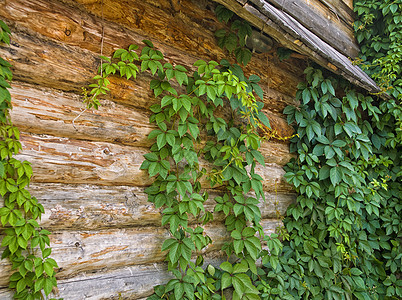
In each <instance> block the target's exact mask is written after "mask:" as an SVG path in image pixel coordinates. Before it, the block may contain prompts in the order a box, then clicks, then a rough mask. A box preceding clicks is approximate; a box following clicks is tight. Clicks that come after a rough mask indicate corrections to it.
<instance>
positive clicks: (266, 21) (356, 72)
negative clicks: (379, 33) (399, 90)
mask: <svg viewBox="0 0 402 300" xmlns="http://www.w3.org/2000/svg"><path fill="white" fill-rule="evenodd" d="M214 1H215V2H218V3H220V4H222V5H225V6H226V7H227V8H229V9H231V10H232V11H234V12H235V13H236V14H237V15H238V16H240V17H241V18H243V19H245V20H247V21H249V22H250V23H251V24H252V25H253V26H255V27H257V28H260V29H261V30H262V31H263V32H265V33H267V34H268V35H270V36H271V37H273V38H274V39H275V40H277V41H278V42H279V43H280V44H282V45H283V46H285V47H288V48H289V49H292V50H294V51H296V52H299V53H302V54H305V55H307V56H308V57H310V58H311V59H312V60H313V61H315V62H316V63H318V64H319V65H321V66H323V67H324V68H326V69H328V70H331V71H332V72H334V73H336V74H339V75H341V76H343V77H344V78H345V79H347V80H348V81H350V82H351V83H353V84H355V85H357V86H359V87H362V88H364V89H365V90H367V91H369V92H372V93H376V92H379V91H380V89H379V88H378V86H377V85H376V83H375V82H374V81H373V80H372V79H371V78H370V77H369V76H368V75H367V74H366V73H364V72H363V71H362V70H361V69H360V68H359V67H358V66H355V65H353V64H352V62H351V61H350V60H349V59H348V58H347V57H346V56H345V55H343V54H341V53H340V52H339V51H337V50H336V49H334V48H333V47H331V46H330V45H329V44H327V43H326V42H324V41H323V40H321V39H320V38H319V37H317V36H316V35H315V34H314V33H312V32H311V31H309V30H308V29H306V28H305V27H304V26H303V25H302V24H300V22H298V21H297V20H296V19H295V18H293V17H292V16H290V15H289V14H287V13H286V12H283V11H281V10H279V9H277V8H276V7H274V6H273V5H272V4H270V3H268V2H267V1H264V0H249V1H247V2H246V3H245V4H243V3H244V1H242V0H237V1H236V0H214Z"/></svg>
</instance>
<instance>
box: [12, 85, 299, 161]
mask: <svg viewBox="0 0 402 300" xmlns="http://www.w3.org/2000/svg"><path fill="white" fill-rule="evenodd" d="M12 87H13V88H12V90H11V97H12V103H13V110H12V111H11V118H12V120H13V123H14V125H16V126H17V127H18V128H19V129H20V130H21V131H24V132H28V133H37V134H42V133H46V134H49V135H56V136H61V137H68V138H74V139H85V140H91V141H106V142H111V143H117V144H123V145H130V146H137V147H149V146H150V145H151V141H150V140H149V139H148V138H147V135H148V134H149V133H150V132H151V131H152V130H154V129H155V128H156V127H155V126H154V125H153V124H150V123H149V116H150V115H151V111H150V110H149V109H148V108H147V107H138V106H139V105H138V102H136V103H137V105H136V107H133V106H126V105H121V104H118V103H116V102H113V101H110V100H102V105H101V106H100V108H99V109H98V110H85V111H84V105H83V103H82V99H81V97H79V96H78V95H76V94H74V93H66V92H60V91H58V90H54V89H45V88H41V89H39V88H38V87H36V86H33V85H29V84H22V83H20V82H14V83H13V85H12ZM138 98H140V97H138ZM157 101H159V99H154V98H152V101H148V103H144V106H145V105H147V106H148V105H149V102H151V103H156V102H157ZM144 102H145V101H144ZM264 112H265V113H266V114H267V116H268V117H269V119H270V121H271V127H272V129H273V130H275V131H277V132H278V134H279V135H280V136H284V137H286V136H290V135H292V133H293V129H292V127H290V126H289V125H288V124H287V122H286V121H285V120H284V119H283V118H282V116H281V115H278V114H277V113H272V112H270V111H268V110H265V109H264ZM220 113H221V114H223V115H225V114H226V115H227V114H228V109H223V110H222V112H220ZM73 121H74V124H73ZM263 149H264V150H263V151H264V152H266V157H267V162H270V163H278V164H283V163H281V161H282V162H285V163H286V162H287V161H288V160H289V159H290V155H289V153H288V152H289V151H288V146H287V145H286V144H284V143H276V142H274V141H267V142H266V143H265V146H264V148H263ZM264 154H265V153H264Z"/></svg>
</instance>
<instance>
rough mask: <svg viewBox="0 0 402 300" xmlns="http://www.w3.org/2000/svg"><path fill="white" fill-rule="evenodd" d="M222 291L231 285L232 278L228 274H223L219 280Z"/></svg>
mask: <svg viewBox="0 0 402 300" xmlns="http://www.w3.org/2000/svg"><path fill="white" fill-rule="evenodd" d="M221 285H222V290H224V289H226V288H228V287H229V286H231V285H232V277H231V276H230V274H228V273H223V275H222V279H221Z"/></svg>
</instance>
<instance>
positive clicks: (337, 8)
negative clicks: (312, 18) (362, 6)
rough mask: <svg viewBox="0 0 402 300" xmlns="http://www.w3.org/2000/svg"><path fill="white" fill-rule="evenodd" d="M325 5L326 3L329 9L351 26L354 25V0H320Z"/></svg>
mask: <svg viewBox="0 0 402 300" xmlns="http://www.w3.org/2000/svg"><path fill="white" fill-rule="evenodd" d="M319 1H320V2H321V3H322V4H323V5H325V6H326V7H327V8H328V10H330V11H331V12H332V13H334V14H335V15H336V17H337V18H339V19H341V20H342V21H343V22H345V23H346V24H347V25H349V26H350V27H353V22H354V21H355V20H354V11H353V0H347V1H343V0H319Z"/></svg>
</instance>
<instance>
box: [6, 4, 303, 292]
mask: <svg viewBox="0 0 402 300" xmlns="http://www.w3.org/2000/svg"><path fill="white" fill-rule="evenodd" d="M102 3H103V13H102V7H101V6H102ZM215 5H216V4H215V3H213V2H209V1H195V0H194V1H189V0H187V1H169V0H161V1H154V0H141V1H140V0H121V1H117V0H103V1H97V0H31V1H26V0H0V18H1V19H2V20H4V21H6V22H7V23H8V24H9V25H10V27H11V30H12V32H13V35H12V43H11V46H10V47H3V46H1V47H0V56H1V57H4V58H6V59H7V60H8V61H10V62H11V63H12V65H13V73H14V81H13V89H12V90H11V93H12V98H13V105H14V110H13V112H12V119H13V123H14V124H15V125H17V126H18V127H19V128H20V129H21V131H22V135H21V142H22V144H23V151H22V152H21V154H20V155H19V156H18V158H19V159H21V160H28V161H30V162H32V167H33V170H34V178H33V183H32V184H31V186H30V190H31V192H32V195H34V196H35V197H37V198H38V199H39V201H40V202H41V203H42V204H43V205H44V207H45V210H46V213H45V214H44V215H43V219H42V221H41V226H44V227H46V228H48V229H50V230H52V231H53V234H52V235H51V242H52V247H53V253H52V257H54V258H55V259H56V261H57V262H58V263H59V266H60V272H59V273H58V275H57V276H58V278H59V291H60V295H59V296H60V297H64V298H65V299H119V293H121V294H122V298H123V299H140V298H143V297H146V296H148V295H150V294H151V293H152V287H153V286H154V285H155V284H159V283H165V282H166V281H167V280H168V279H169V278H170V277H169V274H168V273H167V272H166V266H165V265H164V263H163V260H164V253H161V252H160V247H161V244H162V242H163V241H164V239H165V238H166V237H167V236H168V235H167V231H166V230H165V228H163V227H161V226H160V220H161V214H160V211H158V210H156V209H155V208H154V207H153V206H152V205H151V204H150V203H148V202H147V198H146V195H145V193H144V188H145V187H146V186H148V185H149V184H150V183H151V180H150V178H148V176H147V175H146V174H145V172H142V171H140V170H139V166H140V165H141V163H142V161H143V156H142V155H143V154H144V153H146V152H148V147H149V145H150V144H149V141H148V140H147V139H146V135H147V134H148V133H149V132H150V131H151V130H152V129H153V127H152V125H150V124H149V123H148V117H149V115H150V112H149V106H150V105H152V104H153V103H156V101H158V100H157V99H155V98H154V97H153V95H152V92H151V91H150V89H149V82H150V80H151V76H150V75H149V74H148V73H142V74H141V75H139V76H138V79H137V80H136V81H131V80H130V81H127V80H124V79H121V78H117V77H111V85H110V88H111V93H110V95H109V96H108V97H105V99H104V100H102V104H103V106H102V107H101V108H100V109H99V110H98V111H86V112H84V113H83V114H82V115H81V116H80V118H78V119H77V120H75V127H76V128H74V126H73V124H72V121H73V120H74V118H75V117H76V116H77V115H78V114H80V112H81V111H82V109H83V106H82V104H81V100H82V99H81V97H80V93H81V87H83V86H86V85H87V84H88V83H89V82H90V79H91V78H92V77H93V76H94V75H95V73H96V70H97V68H98V66H99V63H100V60H99V55H100V53H101V52H102V53H103V54H104V55H110V54H111V53H112V52H113V51H114V50H115V49H117V48H124V47H127V46H128V45H129V44H132V43H134V44H141V41H142V40H143V39H150V40H152V41H153V42H154V44H155V46H156V47H157V48H158V49H159V50H161V51H162V52H163V53H164V54H165V58H166V61H167V62H175V63H179V64H182V65H184V66H185V67H187V68H188V69H190V70H194V68H193V67H192V64H193V62H195V61H196V60H197V59H199V58H202V59H205V60H211V59H213V60H218V61H219V60H220V59H221V58H223V57H225V53H224V52H223V51H222V50H221V49H219V47H217V45H216V39H215V37H214V32H215V30H216V29H218V28H221V27H222V26H224V25H222V24H220V23H219V22H218V21H217V20H216V18H215V16H214V13H213V9H214V7H215ZM102 14H103V17H102ZM102 33H103V34H104V40H103V49H102V51H101V49H100V46H101V37H102ZM305 64H306V62H305V59H304V58H302V59H290V60H287V61H285V62H279V60H278V57H277V56H276V55H275V53H274V52H272V53H265V54H256V55H255V56H254V57H253V59H252V61H251V62H250V64H249V65H248V66H247V67H246V68H245V73H246V74H247V75H249V74H252V73H256V74H257V75H259V76H260V77H261V79H262V80H261V82H260V83H261V86H262V89H263V91H264V99H263V102H264V104H265V106H264V112H265V113H266V114H267V115H268V117H269V118H270V120H271V124H272V127H273V128H274V129H275V130H277V131H278V132H279V134H281V135H282V136H289V135H290V134H291V132H292V129H291V128H290V127H289V126H288V125H287V123H286V121H285V120H284V118H283V115H282V111H283V108H284V107H285V106H286V105H288V104H292V103H294V95H295V92H296V89H297V87H296V86H297V83H298V82H299V81H300V78H302V76H303V69H304V67H305ZM262 152H263V154H264V157H265V160H266V162H267V166H266V167H265V168H262V167H259V169H258V170H257V172H258V173H259V174H261V176H262V177H263V178H264V185H263V187H264V191H265V196H266V198H267V201H266V202H265V203H261V204H260V207H261V210H262V215H263V219H264V220H263V221H262V225H263V227H264V228H265V231H266V232H267V233H272V232H273V231H274V230H275V228H276V226H278V225H281V221H280V220H278V219H277V217H278V216H277V214H276V211H277V210H278V211H279V212H280V213H281V214H284V213H285V210H286V208H287V206H288V205H289V204H290V203H292V202H293V201H294V198H295V195H294V194H293V191H292V188H291V187H290V186H289V185H288V184H287V183H285V181H284V179H283V174H284V171H283V170H282V166H283V165H284V164H285V163H286V162H287V161H289V159H290V158H291V157H292V155H290V154H289V150H288V145H287V144H286V143H279V142H274V141H268V142H266V143H265V144H263V148H262ZM201 164H203V166H204V165H205V166H206V167H208V165H207V164H206V162H201ZM203 187H204V188H209V184H207V182H203ZM209 192H210V195H211V198H212V196H214V195H217V193H219V190H209ZM213 206H214V202H213V200H208V201H207V203H206V208H207V209H208V210H210V211H212V210H213ZM214 216H215V221H214V223H212V224H210V225H208V226H207V227H206V232H207V233H208V234H209V235H210V236H211V237H212V239H213V241H214V244H213V245H211V246H210V247H208V249H206V250H205V252H206V259H207V261H208V262H214V261H219V259H220V258H221V255H222V254H221V253H220V252H218V251H217V250H218V249H219V248H220V246H221V245H222V243H223V242H224V241H225V240H226V239H227V238H228V235H227V232H226V230H225V228H224V226H223V225H222V224H221V223H220V222H221V221H222V216H220V215H219V214H214ZM191 222H192V224H194V222H195V220H191ZM0 235H1V230H0ZM0 250H1V249H0ZM218 264H219V263H218ZM9 273H10V265H9V264H8V261H7V260H2V261H0V274H1V276H0V299H8V298H7V297H11V295H10V293H9V291H8V290H7V289H5V288H4V287H5V286H6V284H7V278H8V274H9Z"/></svg>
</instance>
